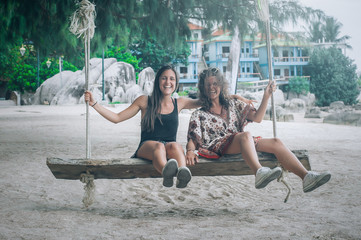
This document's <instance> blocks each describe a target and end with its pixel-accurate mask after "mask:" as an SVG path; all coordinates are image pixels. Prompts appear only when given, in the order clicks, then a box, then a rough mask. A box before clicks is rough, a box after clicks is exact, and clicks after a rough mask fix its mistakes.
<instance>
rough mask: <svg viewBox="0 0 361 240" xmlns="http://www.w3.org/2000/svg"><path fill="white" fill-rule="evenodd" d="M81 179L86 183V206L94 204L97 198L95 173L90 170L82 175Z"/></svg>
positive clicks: (84, 202)
mask: <svg viewBox="0 0 361 240" xmlns="http://www.w3.org/2000/svg"><path fill="white" fill-rule="evenodd" d="M80 181H81V182H82V183H85V185H84V190H85V191H84V196H83V204H84V206H85V207H86V208H88V207H89V206H90V205H92V204H93V202H94V199H95V184H94V175H92V174H90V173H89V171H87V172H86V173H82V174H81V175H80Z"/></svg>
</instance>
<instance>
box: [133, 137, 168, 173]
mask: <svg viewBox="0 0 361 240" xmlns="http://www.w3.org/2000/svg"><path fill="white" fill-rule="evenodd" d="M137 157H140V158H144V159H148V160H151V161H152V162H153V166H154V168H155V169H156V170H157V171H158V172H159V173H162V170H163V168H164V166H165V164H166V163H167V155H166V150H165V146H164V144H163V143H161V142H157V141H146V142H144V144H143V145H142V146H141V147H140V148H139V149H138V152H137Z"/></svg>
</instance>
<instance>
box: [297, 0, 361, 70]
mask: <svg viewBox="0 0 361 240" xmlns="http://www.w3.org/2000/svg"><path fill="white" fill-rule="evenodd" d="M298 1H299V3H301V4H302V5H304V6H307V7H311V8H313V9H320V10H322V11H323V12H324V13H325V14H326V15H328V16H332V17H334V18H336V19H337V20H338V21H339V22H341V23H342V24H343V26H342V28H341V35H340V36H344V35H349V36H350V37H351V38H350V39H349V40H348V41H347V42H348V43H349V44H350V45H351V46H352V49H347V50H346V55H347V56H348V57H349V58H350V59H353V60H354V64H356V65H357V72H358V74H360V73H361V26H360V24H361V13H360V11H361V0H298Z"/></svg>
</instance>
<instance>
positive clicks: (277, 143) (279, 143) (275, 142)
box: [272, 138, 284, 146]
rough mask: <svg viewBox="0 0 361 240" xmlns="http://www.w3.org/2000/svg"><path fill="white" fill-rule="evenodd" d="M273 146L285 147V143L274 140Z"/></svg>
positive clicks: (277, 139)
mask: <svg viewBox="0 0 361 240" xmlns="http://www.w3.org/2000/svg"><path fill="white" fill-rule="evenodd" d="M272 141H273V145H275V146H284V144H283V142H282V141H281V139H279V138H272Z"/></svg>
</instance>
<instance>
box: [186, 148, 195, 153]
mask: <svg viewBox="0 0 361 240" xmlns="http://www.w3.org/2000/svg"><path fill="white" fill-rule="evenodd" d="M189 151H192V152H194V151H195V149H187V152H189Z"/></svg>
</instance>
